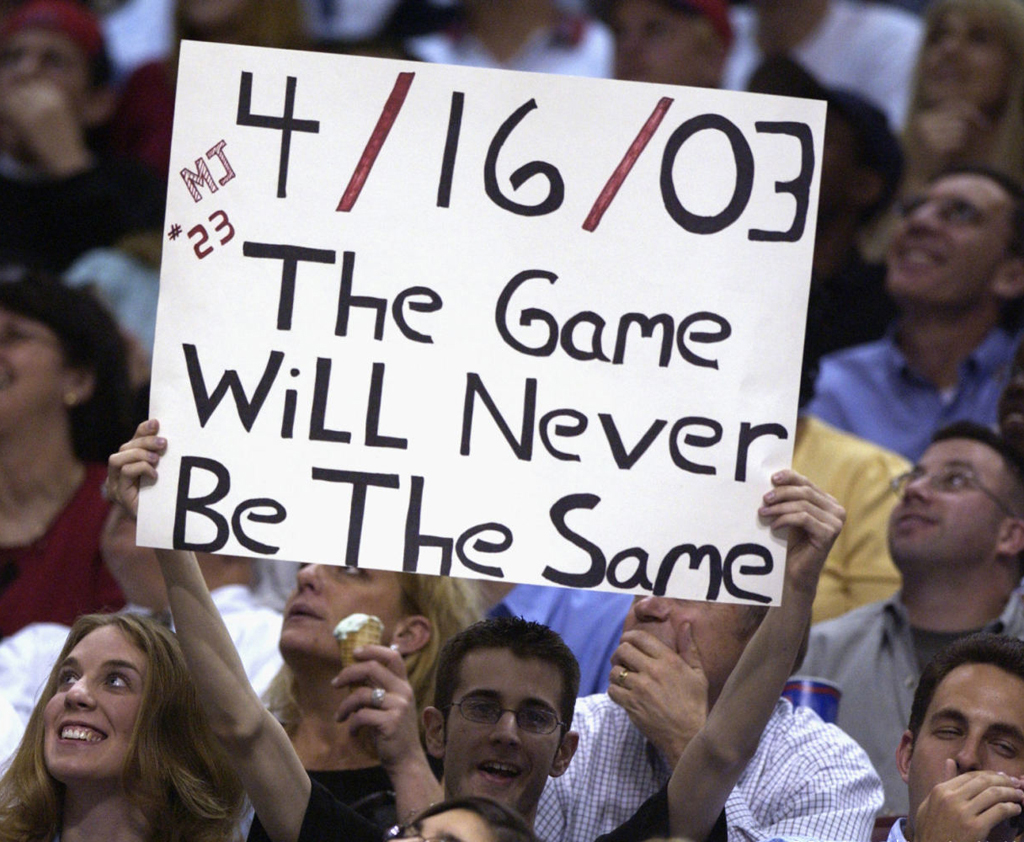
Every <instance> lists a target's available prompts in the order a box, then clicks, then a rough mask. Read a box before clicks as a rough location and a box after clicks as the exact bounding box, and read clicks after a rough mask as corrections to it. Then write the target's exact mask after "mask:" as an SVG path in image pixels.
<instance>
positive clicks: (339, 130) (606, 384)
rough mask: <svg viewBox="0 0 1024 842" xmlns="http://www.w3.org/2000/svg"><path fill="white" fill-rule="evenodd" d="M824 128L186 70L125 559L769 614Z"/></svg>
mask: <svg viewBox="0 0 1024 842" xmlns="http://www.w3.org/2000/svg"><path fill="white" fill-rule="evenodd" d="M823 131H824V105H823V104H822V103H815V102H807V101H801V100H793V99H783V98H778V97H765V96H754V95H750V94H740V93H731V92H721V91H706V90H696V89H690V88H676V87H668V86H654V85H642V84H635V83H625V82H613V81H607V80H593V79H577V78H566V77H555V76H546V75H540V74H527V73H511V72H503V71H490V70H475V69H467V68H454V67H445V66H438V65H427V64H417V63H407V62H396V61H384V60H375V59H361V58H353V57H344V56H334V55H321V54H316V53H300V52H290V51H278V50H261V49H255V48H245V47H236V46H229V45H215V44H195V43H186V44H185V45H184V46H183V49H182V54H181V65H180V70H179V78H178V97H177V104H176V108H175V124H174V141H173V148H172V162H171V170H172V173H173V175H172V177H171V183H170V188H169V196H168V204H167V221H166V241H165V246H164V257H163V267H162V275H161V295H160V304H159V317H158V326H157V339H156V350H155V356H154V371H153V390H152V413H153V415H154V416H155V417H157V418H159V419H160V421H161V424H162V432H163V434H164V435H165V436H166V437H167V438H168V439H169V441H170V447H169V450H168V453H167V455H166V456H165V457H164V459H163V461H162V463H161V466H160V480H159V481H158V482H157V483H156V484H155V486H153V487H152V488H150V489H147V490H146V493H145V494H144V495H143V501H142V503H143V506H142V512H141V516H140V521H139V536H140V538H139V540H140V543H147V544H150V545H152V546H165V547H167V546H177V547H182V548H193V549H201V550H209V551H215V552H216V551H222V552H228V553H235V554H243V555H260V556H271V557H273V558H279V559H288V560H302V561H317V562H326V563H332V564H348V565H360V566H365V567H374V568H380V569H388V570H410V571H418V572H422V573H433V574H437V573H443V574H448V575H453V576H469V577H502V578H504V579H506V580H509V581H514V582H527V583H537V584H556V585H565V586H571V587H578V588H596V589H604V590H625V591H630V592H635V593H649V592H654V593H663V594H668V595H671V596H686V597H693V598H698V599H713V600H722V601H755V602H767V601H777V600H778V596H779V593H780V591H781V573H782V565H783V561H784V555H785V547H784V544H782V543H780V542H779V540H777V539H776V538H774V537H772V536H771V535H770V534H769V532H768V530H767V529H766V528H765V526H764V524H762V523H759V521H758V517H757V508H758V506H759V505H760V501H761V496H762V494H763V493H764V492H765V491H766V490H767V489H768V488H769V486H770V481H769V477H770V475H771V473H772V472H774V471H776V470H778V469H779V468H781V467H784V466H786V465H788V464H789V461H790V458H791V455H792V446H793V434H794V431H795V421H796V418H795V416H796V403H797V392H798V385H799V370H800V359H801V351H802V346H803V330H804V319H805V313H806V304H807V291H808V284H809V278H810V266H811V255H812V248H813V234H814V225H813V220H814V215H815V211H816V206H817V184H818V162H819V161H820V160H821V144H822V137H823Z"/></svg>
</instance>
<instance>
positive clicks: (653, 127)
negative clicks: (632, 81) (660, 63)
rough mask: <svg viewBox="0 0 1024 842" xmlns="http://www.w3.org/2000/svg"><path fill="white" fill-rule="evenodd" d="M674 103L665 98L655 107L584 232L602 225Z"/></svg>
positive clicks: (603, 194) (597, 202)
mask: <svg viewBox="0 0 1024 842" xmlns="http://www.w3.org/2000/svg"><path fill="white" fill-rule="evenodd" d="M672 101H673V100H672V98H671V97H667V96H665V97H662V98H661V100H660V101H659V102H658V104H657V105H656V106H655V107H654V111H652V112H651V116H650V117H648V118H647V122H646V123H644V125H643V128H642V129H640V132H639V134H637V136H636V139H635V140H634V141H633V142H632V143H631V144H630V146H629V149H627V150H626V154H625V155H623V156H622V160H621V161H620V162H619V165H618V166H617V167H616V168H615V172H613V173H612V177H611V178H609V179H608V183H607V184H605V186H604V189H603V190H602V191H601V194H600V195H599V196H598V197H597V201H596V202H594V206H593V207H592V208H591V209H590V213H588V214H587V218H586V220H584V222H583V230H584V231H593V230H595V229H596V228H597V226H598V225H599V224H600V223H601V217H602V216H604V212H605V211H606V210H608V207H609V206H610V205H611V203H612V200H613V199H614V198H615V194H616V193H618V192H619V188H620V187H622V183H623V182H624V181H625V180H626V176H628V175H629V172H630V170H632V169H633V165H634V164H635V163H636V161H637V158H639V157H640V154H641V153H642V152H643V151H644V149H645V148H646V147H647V144H648V143H650V140H651V137H653V136H654V133H655V132H656V131H657V130H658V126H660V125H661V121H662V120H663V119H664V118H665V114H666V112H667V111H668V109H669V106H670V105H672Z"/></svg>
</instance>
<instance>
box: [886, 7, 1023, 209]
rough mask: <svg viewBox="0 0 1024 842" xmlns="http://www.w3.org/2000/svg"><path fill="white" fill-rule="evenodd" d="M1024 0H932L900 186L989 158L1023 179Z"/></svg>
mask: <svg viewBox="0 0 1024 842" xmlns="http://www.w3.org/2000/svg"><path fill="white" fill-rule="evenodd" d="M1022 100H1024V5H1022V4H1021V3H1020V2H1019V0H934V2H933V3H932V4H931V6H930V7H929V8H928V13H927V15H926V17H925V36H924V43H923V44H922V45H921V52H920V53H919V54H918V58H917V67H916V70H915V72H914V87H913V93H912V95H911V98H910V107H909V110H908V113H907V123H906V129H905V131H904V149H905V151H906V160H907V168H906V175H905V179H904V185H903V187H902V190H901V192H902V193H903V194H904V195H914V194H915V193H917V192H918V191H920V190H922V189H923V188H924V187H925V185H927V184H928V182H929V181H930V180H931V179H932V178H934V177H935V176H936V175H937V174H938V173H940V172H942V171H943V170H944V169H946V168H948V167H950V166H953V165H956V164H987V165H988V166H991V167H993V168H994V169H997V170H1000V171H1001V172H1005V173H1006V174H1008V175H1010V176H1012V177H1013V178H1015V179H1017V180H1018V181H1019V180H1021V179H1024V102H1022Z"/></svg>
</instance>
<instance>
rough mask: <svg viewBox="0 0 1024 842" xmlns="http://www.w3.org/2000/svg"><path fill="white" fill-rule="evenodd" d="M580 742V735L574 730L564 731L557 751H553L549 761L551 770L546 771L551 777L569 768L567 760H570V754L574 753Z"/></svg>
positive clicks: (563, 772) (559, 774)
mask: <svg viewBox="0 0 1024 842" xmlns="http://www.w3.org/2000/svg"><path fill="white" fill-rule="evenodd" d="M579 744H580V735H579V734H577V733H576V732H575V731H566V733H565V736H564V737H562V742H561V744H559V746H558V751H556V752H555V758H554V760H552V761H551V771H550V772H548V774H549V775H551V777H552V778H557V777H559V776H561V775H564V774H565V770H566V769H568V768H569V761H570V760H572V756H573V755H574V754H575V753H576V747H577V746H578V745H579Z"/></svg>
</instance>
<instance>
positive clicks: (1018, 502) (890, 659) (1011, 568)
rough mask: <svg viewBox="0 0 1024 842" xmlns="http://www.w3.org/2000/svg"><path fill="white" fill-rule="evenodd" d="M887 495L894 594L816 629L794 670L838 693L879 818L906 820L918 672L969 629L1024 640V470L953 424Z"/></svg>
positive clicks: (993, 438) (843, 723)
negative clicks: (869, 770)
mask: <svg viewBox="0 0 1024 842" xmlns="http://www.w3.org/2000/svg"><path fill="white" fill-rule="evenodd" d="M893 490H894V492H895V493H896V494H897V495H898V497H899V502H898V503H897V505H896V507H895V508H894V509H893V512H892V515H891V517H890V519H889V530H888V538H889V549H890V551H891V553H892V558H893V561H894V563H895V564H896V567H897V569H899V571H900V573H901V575H902V578H903V584H902V588H901V590H900V591H899V592H898V593H897V594H896V595H895V596H893V597H891V598H890V599H887V600H883V601H881V602H875V603H872V604H870V605H866V606H864V607H862V608H858V609H856V610H854V611H851V612H849V613H848V614H845V615H844V616H842V617H839V618H837V619H835V620H830V621H828V622H825V623H819V624H817V625H815V626H813V627H812V628H811V636H810V645H809V647H808V652H807V657H806V658H805V659H804V663H803V666H802V667H801V672H802V673H804V674H807V675H815V676H819V677H822V678H827V679H829V680H832V681H835V682H837V683H838V684H839V685H840V686H841V689H842V692H843V696H842V700H841V702H840V705H839V718H838V721H837V722H838V725H839V726H840V727H841V728H843V729H844V730H845V731H846V732H847V733H849V734H850V735H851V736H852V737H853V738H854V739H856V740H857V741H858V742H859V743H860V744H861V745H862V746H863V747H864V748H865V750H866V751H867V752H868V755H869V756H870V757H871V761H872V763H874V765H875V768H876V769H877V770H878V773H879V774H880V775H881V777H882V782H883V784H884V785H885V804H884V806H883V809H882V815H906V814H907V810H908V806H909V805H908V802H907V787H906V785H905V784H904V781H903V778H902V777H901V775H900V770H899V768H898V765H897V758H896V755H895V751H894V748H895V746H896V745H897V744H898V743H899V740H900V735H901V734H902V733H903V731H904V728H905V727H906V723H907V721H908V718H909V716H910V708H911V701H912V698H913V693H914V687H915V686H916V684H917V680H918V677H919V675H920V674H921V669H922V667H923V666H924V665H925V664H927V663H928V662H929V661H930V660H931V658H932V656H933V655H934V654H935V653H936V652H937V651H939V650H940V649H941V648H942V647H943V646H945V645H947V644H948V643H950V642H951V641H953V640H956V639H958V638H961V637H964V636H966V635H968V634H970V633H972V632H977V631H986V632H993V633H997V634H1003V635H1008V636H1012V637H1017V638H1021V637H1024V604H1022V602H1021V598H1020V596H1019V595H1018V594H1017V593H1015V589H1016V587H1017V585H1018V583H1019V582H1020V579H1021V572H1022V571H1021V553H1022V551H1024V463H1022V461H1021V457H1020V456H1019V455H1018V454H1017V453H1016V452H1015V451H1014V450H1013V449H1012V448H1011V447H1010V446H1009V445H1008V444H1007V443H1006V442H1005V441H1004V440H1003V439H1002V438H1001V437H1000V436H999V434H997V433H995V432H993V431H992V430H990V429H988V428H987V427H983V426H980V425H978V424H974V423H971V422H959V423H957V424H953V425H950V426H949V427H946V428H944V429H942V430H940V431H939V432H938V433H936V434H935V436H934V437H933V439H932V443H931V445H930V446H929V447H928V449H927V450H926V451H925V452H924V454H923V455H922V456H921V458H920V459H919V460H918V461H917V463H916V464H915V465H914V467H913V468H912V469H911V470H910V471H908V472H907V473H905V474H903V475H902V476H899V477H897V478H896V479H895V480H893Z"/></svg>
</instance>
